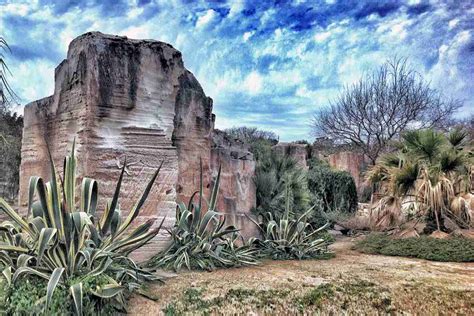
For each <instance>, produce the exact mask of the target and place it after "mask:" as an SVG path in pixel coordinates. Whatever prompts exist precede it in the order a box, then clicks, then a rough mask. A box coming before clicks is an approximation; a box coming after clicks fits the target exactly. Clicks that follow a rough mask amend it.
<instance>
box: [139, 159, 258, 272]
mask: <svg viewBox="0 0 474 316" xmlns="http://www.w3.org/2000/svg"><path fill="white" fill-rule="evenodd" d="M220 174H221V170H220V168H219V172H218V175H217V179H216V182H215V184H214V187H213V189H212V192H211V197H210V199H209V202H207V201H206V200H205V199H204V197H203V182H202V163H201V177H200V179H201V180H200V187H199V191H198V192H195V193H194V194H193V196H192V197H191V198H190V200H189V203H188V205H187V206H186V205H185V204H184V203H182V202H181V203H179V204H178V207H177V208H176V224H175V225H174V227H173V228H172V229H171V230H170V231H169V232H170V234H171V237H172V242H171V244H170V246H169V247H168V249H166V250H165V251H163V252H161V253H159V254H158V255H156V256H155V257H153V258H152V259H151V260H150V261H149V263H148V265H149V266H150V267H164V268H168V269H174V270H175V271H178V270H180V269H181V268H182V267H183V265H184V266H185V267H187V268H188V269H202V270H213V269H215V268H217V267H225V268H226V267H235V266H241V265H252V264H257V263H258V261H257V250H256V249H255V248H254V247H253V246H252V245H249V244H247V245H243V246H238V243H239V240H238V239H239V234H238V229H236V228H235V227H234V226H227V227H224V226H225V217H224V216H223V214H222V213H219V212H218V211H217V210H216V203H217V194H218V191H219V182H220ZM196 195H198V201H197V204H195V203H194V199H195V197H196ZM205 205H207V206H208V207H207V210H206V211H205V209H204V207H205Z"/></svg>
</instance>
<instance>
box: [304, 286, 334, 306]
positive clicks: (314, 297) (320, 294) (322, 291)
mask: <svg viewBox="0 0 474 316" xmlns="http://www.w3.org/2000/svg"><path fill="white" fill-rule="evenodd" d="M333 295H334V286H333V285H331V284H329V283H325V284H321V285H319V286H318V287H315V288H314V289H312V290H310V291H309V292H308V293H306V294H304V295H303V296H302V297H301V298H300V299H299V303H300V309H303V308H305V307H308V306H316V307H318V308H319V307H321V303H322V301H323V300H324V299H327V298H329V297H331V296H333Z"/></svg>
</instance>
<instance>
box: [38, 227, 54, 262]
mask: <svg viewBox="0 0 474 316" xmlns="http://www.w3.org/2000/svg"><path fill="white" fill-rule="evenodd" d="M56 232H57V230H56V229H55V228H43V229H42V230H41V232H40V236H39V239H38V259H37V261H38V262H37V264H38V265H39V264H40V263H41V259H42V258H43V255H44V251H45V250H46V247H47V246H48V244H49V243H50V242H51V240H52V239H53V238H54V236H55V235H56Z"/></svg>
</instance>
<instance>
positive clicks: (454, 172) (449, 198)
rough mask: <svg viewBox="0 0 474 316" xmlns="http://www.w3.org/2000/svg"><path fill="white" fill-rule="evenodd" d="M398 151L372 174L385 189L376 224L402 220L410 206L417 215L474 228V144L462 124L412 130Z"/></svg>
mask: <svg viewBox="0 0 474 316" xmlns="http://www.w3.org/2000/svg"><path fill="white" fill-rule="evenodd" d="M397 148H398V150H397V151H396V152H394V153H390V154H387V155H385V156H383V157H382V158H381V159H379V160H378V162H377V164H376V165H375V166H373V167H372V168H371V169H370V170H369V172H368V174H367V176H368V178H369V180H370V181H372V182H373V183H376V184H377V185H378V188H379V192H380V193H382V194H383V198H382V199H380V200H379V201H378V202H377V203H376V204H375V207H374V208H373V211H374V213H373V214H374V215H376V223H375V225H376V227H377V228H384V227H389V226H393V225H394V224H395V223H397V222H400V221H401V220H402V219H403V218H404V215H405V213H406V212H404V211H407V209H410V210H411V211H412V212H413V214H414V215H415V216H425V217H428V218H434V220H435V221H436V227H437V229H438V230H440V229H441V226H442V224H441V219H445V218H449V219H450V220H451V221H452V222H453V223H455V224H456V225H458V226H460V227H465V228H467V227H470V226H471V224H472V223H471V222H472V218H471V216H472V214H471V210H470V207H469V205H468V203H467V200H468V199H470V198H471V194H470V192H471V189H472V182H473V181H472V180H473V171H474V170H473V155H472V144H471V142H470V140H469V138H468V134H467V133H466V132H465V131H464V130H462V129H454V130H452V131H451V132H450V133H449V134H448V135H444V134H443V133H440V132H437V131H434V130H432V129H425V130H413V131H409V132H406V133H405V134H404V135H403V136H402V140H401V141H400V143H399V144H397Z"/></svg>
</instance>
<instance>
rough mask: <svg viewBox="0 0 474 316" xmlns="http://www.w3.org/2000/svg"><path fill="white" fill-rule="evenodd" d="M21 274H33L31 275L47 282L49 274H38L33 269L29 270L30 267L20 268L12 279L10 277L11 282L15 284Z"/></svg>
mask: <svg viewBox="0 0 474 316" xmlns="http://www.w3.org/2000/svg"><path fill="white" fill-rule="evenodd" d="M22 274H33V275H36V276H39V277H41V278H43V279H45V280H49V278H50V276H51V275H50V274H48V273H44V272H40V271H38V270H36V269H33V268H30V267H21V268H18V269H17V270H16V271H15V273H14V274H13V277H12V282H13V283H15V282H16V280H17V279H18V278H19V277H20V275H22Z"/></svg>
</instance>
